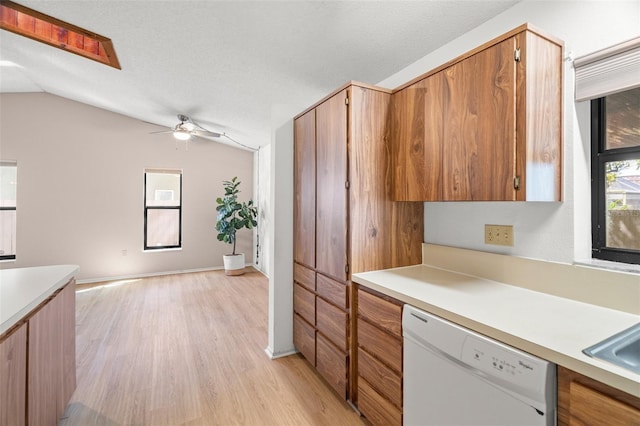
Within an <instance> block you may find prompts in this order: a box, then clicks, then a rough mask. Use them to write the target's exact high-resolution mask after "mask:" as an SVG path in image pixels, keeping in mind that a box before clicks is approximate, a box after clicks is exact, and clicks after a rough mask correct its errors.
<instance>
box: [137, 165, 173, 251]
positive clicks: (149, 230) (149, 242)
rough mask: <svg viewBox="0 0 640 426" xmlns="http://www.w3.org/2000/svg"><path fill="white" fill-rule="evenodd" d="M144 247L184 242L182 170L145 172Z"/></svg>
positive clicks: (166, 246)
mask: <svg viewBox="0 0 640 426" xmlns="http://www.w3.org/2000/svg"><path fill="white" fill-rule="evenodd" d="M144 193H145V198H144V249H145V250H157V249H172V248H180V247H181V246H182V171H181V170H163V169H146V170H145V172H144Z"/></svg>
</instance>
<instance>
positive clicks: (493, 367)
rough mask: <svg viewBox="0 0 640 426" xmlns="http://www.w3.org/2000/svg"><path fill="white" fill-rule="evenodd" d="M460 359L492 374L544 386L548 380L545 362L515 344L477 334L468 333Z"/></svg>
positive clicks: (521, 383) (510, 381) (524, 384)
mask: <svg viewBox="0 0 640 426" xmlns="http://www.w3.org/2000/svg"><path fill="white" fill-rule="evenodd" d="M461 361H462V362H464V363H465V364H467V365H469V366H470V367H472V368H475V369H476V370H479V371H481V372H483V373H485V374H487V375H489V376H491V377H493V378H499V379H501V380H504V381H506V382H509V383H518V384H519V385H520V386H526V387H533V388H534V389H541V388H543V387H544V383H545V380H546V368H545V367H546V366H545V364H546V362H545V361H543V360H540V359H538V358H535V357H533V356H531V355H528V354H526V353H524V352H521V351H516V350H515V349H514V348H511V347H508V346H505V345H502V344H500V343H498V342H495V341H491V342H489V341H487V340H486V338H484V337H482V336H476V335H472V334H470V335H468V336H466V338H465V341H464V344H463V347H462V356H461Z"/></svg>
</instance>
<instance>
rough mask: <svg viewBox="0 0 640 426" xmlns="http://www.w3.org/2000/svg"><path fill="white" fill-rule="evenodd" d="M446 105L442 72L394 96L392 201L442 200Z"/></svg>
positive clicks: (392, 109) (392, 116)
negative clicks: (444, 115)
mask: <svg viewBox="0 0 640 426" xmlns="http://www.w3.org/2000/svg"><path fill="white" fill-rule="evenodd" d="M442 103H443V76H442V72H440V73H437V74H434V75H433V76H431V77H429V78H425V79H424V80H420V81H418V82H417V83H415V84H413V85H411V86H409V87H406V88H404V89H402V90H400V91H398V92H396V93H394V94H393V95H392V96H391V114H390V118H391V120H390V126H389V127H390V128H391V141H392V142H393V143H394V144H395V146H394V147H393V151H394V154H395V155H394V156H393V158H392V165H393V171H392V172H393V185H392V192H391V197H392V199H394V200H399V201H436V200H441V199H442V185H441V182H442V137H443V134H442V132H443V129H442V125H443V119H442V115H443V110H442V108H441V105H442Z"/></svg>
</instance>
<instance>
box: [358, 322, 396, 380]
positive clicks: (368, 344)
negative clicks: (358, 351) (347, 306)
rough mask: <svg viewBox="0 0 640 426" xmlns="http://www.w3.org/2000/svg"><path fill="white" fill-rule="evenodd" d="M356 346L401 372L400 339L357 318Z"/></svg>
mask: <svg viewBox="0 0 640 426" xmlns="http://www.w3.org/2000/svg"><path fill="white" fill-rule="evenodd" d="M358 347H360V348H362V349H364V350H365V351H367V352H369V353H370V354H372V355H373V356H374V357H375V358H377V359H378V360H379V361H382V362H383V363H385V364H386V365H387V366H388V367H390V368H391V369H393V370H394V371H395V372H397V373H400V372H402V339H398V338H396V337H394V336H392V335H391V334H389V333H386V332H384V331H382V330H380V329H379V328H377V327H375V326H373V325H371V324H369V323H368V322H366V321H365V320H363V319H362V318H358Z"/></svg>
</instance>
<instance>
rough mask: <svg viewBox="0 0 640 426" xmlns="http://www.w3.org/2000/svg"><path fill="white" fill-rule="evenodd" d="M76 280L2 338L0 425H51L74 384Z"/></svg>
mask: <svg viewBox="0 0 640 426" xmlns="http://www.w3.org/2000/svg"><path fill="white" fill-rule="evenodd" d="M75 298H76V293H75V281H74V280H71V281H70V282H69V283H67V284H66V286H65V287H63V288H62V290H59V291H58V292H57V293H55V294H54V295H53V296H52V297H51V298H50V299H49V300H47V301H46V302H44V303H43V304H42V305H41V306H40V307H39V308H37V309H36V310H35V312H33V313H31V314H29V316H27V317H26V318H25V319H23V320H21V321H22V325H20V326H19V327H18V328H16V329H15V330H13V331H11V332H10V333H8V334H7V335H6V336H4V337H0V339H1V340H0V363H1V365H0V373H1V374H0V426H5V425H6V426H19V425H27V424H28V425H55V424H58V420H59V419H60V417H61V416H62V414H63V413H64V410H65V408H66V406H67V403H68V402H69V399H70V398H71V396H72V395H73V392H74V390H75V388H76V344H75V342H76V339H75V335H76V327H75V326H76V308H75V300H76V299H75Z"/></svg>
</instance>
